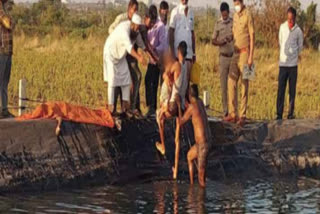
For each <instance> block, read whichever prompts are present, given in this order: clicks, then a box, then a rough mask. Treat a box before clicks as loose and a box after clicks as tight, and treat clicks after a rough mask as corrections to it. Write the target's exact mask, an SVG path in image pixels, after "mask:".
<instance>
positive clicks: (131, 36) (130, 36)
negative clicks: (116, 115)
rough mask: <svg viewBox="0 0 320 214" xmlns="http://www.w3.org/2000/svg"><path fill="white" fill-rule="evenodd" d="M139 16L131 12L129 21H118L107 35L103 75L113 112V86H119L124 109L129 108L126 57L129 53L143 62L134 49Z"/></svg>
mask: <svg viewBox="0 0 320 214" xmlns="http://www.w3.org/2000/svg"><path fill="white" fill-rule="evenodd" d="M140 25H141V17H140V16H139V15H137V14H133V16H132V19H131V21H129V20H128V21H124V22H122V23H120V24H119V25H118V26H117V27H116V28H115V30H114V31H113V32H112V33H111V34H110V35H109V37H108V38H107V41H106V43H105V46H104V51H103V76H104V81H105V82H108V104H109V108H110V111H111V112H114V110H115V109H114V100H115V88H116V87H121V92H122V102H123V106H124V109H125V110H128V109H129V103H130V85H131V76H130V70H129V66H128V62H127V59H126V56H127V54H130V55H131V56H133V57H134V58H135V59H137V60H138V61H139V62H140V63H144V60H143V57H142V55H140V54H139V53H138V52H137V51H136V50H135V49H134V47H133V46H134V43H135V40H136V38H137V36H138V34H139V26H140Z"/></svg>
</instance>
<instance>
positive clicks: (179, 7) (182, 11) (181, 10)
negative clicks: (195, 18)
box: [178, 3, 190, 14]
mask: <svg viewBox="0 0 320 214" xmlns="http://www.w3.org/2000/svg"><path fill="white" fill-rule="evenodd" d="M181 6H182V4H181V3H180V4H179V6H178V9H179V12H181V13H184V10H183V9H182V8H181ZM189 11H190V6H189V5H188V14H189Z"/></svg>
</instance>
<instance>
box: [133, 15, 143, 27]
mask: <svg viewBox="0 0 320 214" xmlns="http://www.w3.org/2000/svg"><path fill="white" fill-rule="evenodd" d="M131 22H132V23H134V24H136V25H141V17H140V16H139V15H138V14H136V13H134V14H133V16H132V18H131Z"/></svg>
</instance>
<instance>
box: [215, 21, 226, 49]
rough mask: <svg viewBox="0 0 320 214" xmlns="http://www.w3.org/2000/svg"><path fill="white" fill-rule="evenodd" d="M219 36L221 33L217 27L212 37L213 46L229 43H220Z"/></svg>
mask: <svg viewBox="0 0 320 214" xmlns="http://www.w3.org/2000/svg"><path fill="white" fill-rule="evenodd" d="M216 26H217V24H216ZM218 36H219V31H218V30H217V27H215V28H214V31H213V35H212V44H213V45H214V46H222V45H225V44H226V43H227V42H226V40H223V41H218Z"/></svg>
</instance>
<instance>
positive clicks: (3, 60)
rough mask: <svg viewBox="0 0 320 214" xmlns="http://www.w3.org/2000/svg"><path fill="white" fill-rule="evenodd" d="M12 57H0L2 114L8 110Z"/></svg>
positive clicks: (0, 105) (0, 101) (0, 102)
mask: <svg viewBox="0 0 320 214" xmlns="http://www.w3.org/2000/svg"><path fill="white" fill-rule="evenodd" d="M11 64H12V57H11V55H0V112H4V111H7V110H8V85H9V81H10V75H11Z"/></svg>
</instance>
